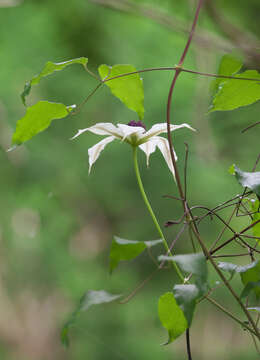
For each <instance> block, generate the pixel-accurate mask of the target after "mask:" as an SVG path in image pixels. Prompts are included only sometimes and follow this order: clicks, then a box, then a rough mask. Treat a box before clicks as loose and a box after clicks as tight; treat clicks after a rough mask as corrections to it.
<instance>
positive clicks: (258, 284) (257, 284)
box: [240, 281, 260, 299]
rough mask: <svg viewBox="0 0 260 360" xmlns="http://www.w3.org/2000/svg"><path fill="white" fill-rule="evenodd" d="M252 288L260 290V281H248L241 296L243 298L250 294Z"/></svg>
mask: <svg viewBox="0 0 260 360" xmlns="http://www.w3.org/2000/svg"><path fill="white" fill-rule="evenodd" d="M252 290H255V291H259V290H260V281H258V282H248V283H247V284H246V286H245V287H244V289H243V291H242V293H241V295H240V298H241V299H243V298H244V297H246V296H248V295H249V294H250V292H251V291H252Z"/></svg>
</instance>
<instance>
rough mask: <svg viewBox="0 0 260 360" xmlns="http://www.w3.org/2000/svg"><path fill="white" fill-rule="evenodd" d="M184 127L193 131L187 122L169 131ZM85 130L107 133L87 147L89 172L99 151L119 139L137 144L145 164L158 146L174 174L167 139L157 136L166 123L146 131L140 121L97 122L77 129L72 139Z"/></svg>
mask: <svg viewBox="0 0 260 360" xmlns="http://www.w3.org/2000/svg"><path fill="white" fill-rule="evenodd" d="M184 127H186V128H188V129H190V130H193V131H195V130H194V129H193V128H192V127H191V126H190V125H188V124H180V125H171V131H175V130H177V129H180V128H184ZM86 131H90V132H92V133H93V134H97V135H109V136H108V137H106V138H105V139H103V140H101V141H100V142H98V143H97V144H96V145H94V146H92V147H91V148H89V149H88V155H89V173H90V171H91V168H92V165H93V164H94V163H95V162H96V161H97V159H98V158H99V155H100V153H101V151H102V150H104V148H105V147H106V145H107V144H109V143H110V142H112V141H113V140H115V139H119V140H121V142H126V143H128V144H130V145H132V146H133V147H137V146H138V147H139V148H140V149H141V150H142V151H143V152H144V153H145V154H146V162H147V166H148V165H149V158H150V155H151V154H152V153H153V152H154V151H155V150H156V148H157V147H158V149H159V150H160V151H161V153H162V155H163V157H164V159H165V161H166V163H167V165H168V167H169V169H170V171H171V172H172V174H173V176H174V168H173V165H172V162H171V155H170V149H169V144H168V140H167V139H166V138H164V137H162V136H158V135H159V134H161V133H167V123H160V124H155V125H153V126H152V127H151V129H150V130H148V131H146V128H145V126H144V124H143V123H142V122H141V121H138V122H135V121H130V123H128V124H127V125H126V124H117V126H115V125H114V124H112V123H98V124H96V125H93V126H91V127H88V128H86V129H82V130H78V132H77V134H76V135H75V136H73V138H72V139H75V138H76V137H78V136H79V135H81V134H83V133H84V132H86ZM174 155H175V158H176V160H177V155H176V153H175V152H174Z"/></svg>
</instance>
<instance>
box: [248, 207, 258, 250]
mask: <svg viewBox="0 0 260 360" xmlns="http://www.w3.org/2000/svg"><path fill="white" fill-rule="evenodd" d="M250 205H251V210H252V212H253V215H252V216H253V219H252V223H255V222H256V221H257V220H260V201H259V200H256V201H254V202H252V201H250ZM252 232H253V236H257V237H259V238H260V222H259V223H257V224H256V225H254V226H253V227H252ZM259 242H260V240H258V243H259Z"/></svg>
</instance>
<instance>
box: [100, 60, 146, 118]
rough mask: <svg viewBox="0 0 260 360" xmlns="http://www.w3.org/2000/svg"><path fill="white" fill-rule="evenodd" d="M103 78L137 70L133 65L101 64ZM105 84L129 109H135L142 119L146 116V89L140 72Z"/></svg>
mask: <svg viewBox="0 0 260 360" xmlns="http://www.w3.org/2000/svg"><path fill="white" fill-rule="evenodd" d="M98 71H99V74H100V77H101V79H102V80H104V79H106V80H108V79H110V78H112V77H114V76H119V75H123V74H126V73H130V72H134V71H136V68H135V67H134V66H132V65H114V66H107V65H100V66H99V68H98ZM105 84H106V85H107V86H108V87H109V88H110V90H111V92H112V94H113V95H115V96H116V97H118V98H119V99H120V100H121V101H122V102H123V103H124V104H125V105H126V106H127V107H128V108H129V109H131V110H133V111H135V112H136V113H137V114H138V116H139V118H140V119H143V117H144V89H143V81H142V79H141V78H140V76H139V74H132V75H128V76H123V77H120V78H117V79H114V80H111V81H106V82H105Z"/></svg>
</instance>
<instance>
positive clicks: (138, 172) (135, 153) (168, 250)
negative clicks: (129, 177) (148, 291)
mask: <svg viewBox="0 0 260 360" xmlns="http://www.w3.org/2000/svg"><path fill="white" fill-rule="evenodd" d="M133 158H134V169H135V174H136V179H137V183H138V186H139V189H140V192H141V195H142V197H143V200H144V203H145V205H146V207H147V209H148V211H149V213H150V215H151V218H152V220H153V222H154V225H155V227H156V229H157V231H158V233H159V235H160V237H161V239H162V240H163V245H164V247H165V250H166V251H167V253H168V254H169V255H171V256H172V253H171V251H170V249H169V246H168V243H167V241H166V239H165V237H164V235H163V232H162V230H161V228H160V225H159V223H158V221H157V218H156V216H155V214H154V212H153V209H152V207H151V205H150V202H149V200H148V198H147V196H146V193H145V190H144V186H143V182H142V179H141V176H140V171H139V166H138V161H137V147H136V146H133ZM172 264H173V267H174V269H175V270H176V272H177V275H178V277H179V278H180V280H181V281H182V282H183V281H184V277H183V275H182V273H181V271H180V269H179V268H178V266H177V264H176V263H175V262H172Z"/></svg>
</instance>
